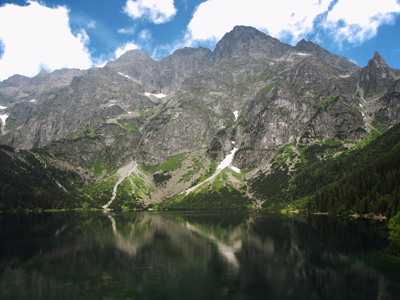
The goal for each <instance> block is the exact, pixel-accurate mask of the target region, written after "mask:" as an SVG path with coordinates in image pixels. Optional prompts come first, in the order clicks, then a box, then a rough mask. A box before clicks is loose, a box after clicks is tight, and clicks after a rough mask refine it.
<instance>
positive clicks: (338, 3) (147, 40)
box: [0, 0, 400, 81]
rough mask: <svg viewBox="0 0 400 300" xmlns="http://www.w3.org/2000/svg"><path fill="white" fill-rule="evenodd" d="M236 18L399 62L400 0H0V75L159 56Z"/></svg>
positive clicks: (293, 38)
mask: <svg viewBox="0 0 400 300" xmlns="http://www.w3.org/2000/svg"><path fill="white" fill-rule="evenodd" d="M236 25H246V26H252V27H255V28H257V29H258V30H260V31H262V32H265V33H266V34H269V35H271V36H273V37H275V38H278V39H279V40H280V41H281V42H284V43H287V44H290V45H296V43H297V42H299V41H300V40H301V39H306V40H308V41H312V42H314V43H316V44H319V45H320V46H321V47H323V48H325V49H327V50H328V51H330V52H332V53H335V54H339V55H343V56H345V57H347V58H348V59H349V60H351V61H353V62H355V63H356V64H358V65H359V66H360V67H364V66H366V65H367V63H368V60H369V59H371V58H372V57H373V55H374V51H375V50H376V51H378V52H379V53H380V54H381V55H382V57H383V58H384V59H385V60H386V62H387V63H388V64H389V66H390V67H392V68H397V69H400V0H379V1H376V0H301V1H299V0H279V1H276V0H43V1H41V0H27V1H25V0H17V1H11V0H10V1H3V0H0V81H1V80H5V79H7V78H8V77H10V76H12V75H14V74H20V75H25V76H29V77H33V76H35V75H37V74H38V73H39V72H40V71H42V70H46V71H48V72H51V71H53V70H56V69H61V68H79V69H88V68H90V67H99V66H103V65H104V64H105V63H106V62H107V61H110V60H115V59H116V58H118V57H119V56H120V55H122V54H123V53H125V52H126V51H128V50H131V49H141V50H144V51H146V52H148V53H149V55H150V56H151V57H152V58H153V59H155V60H160V59H162V58H163V57H165V56H168V55H170V54H171V53H172V52H173V51H174V50H176V49H180V48H183V47H185V46H186V47H198V46H203V47H207V48H209V49H211V50H214V47H215V45H216V43H217V42H218V41H219V40H220V39H221V38H222V37H223V36H224V34H225V33H227V32H229V31H231V30H232V29H233V27H234V26H236Z"/></svg>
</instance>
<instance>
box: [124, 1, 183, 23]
mask: <svg viewBox="0 0 400 300" xmlns="http://www.w3.org/2000/svg"><path fill="white" fill-rule="evenodd" d="M124 12H125V13H126V14H127V15H128V16H129V17H131V18H132V19H140V18H148V19H149V20H150V21H151V22H153V23H155V24H161V23H166V22H169V21H171V20H172V19H173V17H174V16H175V14H176V12H177V10H176V8H175V6H174V1H173V0H128V1H126V5H125V7H124Z"/></svg>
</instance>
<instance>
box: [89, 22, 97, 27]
mask: <svg viewBox="0 0 400 300" xmlns="http://www.w3.org/2000/svg"><path fill="white" fill-rule="evenodd" d="M96 25H97V24H96V21H95V20H91V21H90V22H89V23H88V24H87V27H88V28H96Z"/></svg>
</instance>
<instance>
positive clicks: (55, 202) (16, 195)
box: [0, 146, 80, 211]
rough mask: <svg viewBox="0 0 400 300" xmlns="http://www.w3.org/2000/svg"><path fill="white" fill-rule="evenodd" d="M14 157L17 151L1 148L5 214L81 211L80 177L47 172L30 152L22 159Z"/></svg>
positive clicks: (0, 180)
mask: <svg viewBox="0 0 400 300" xmlns="http://www.w3.org/2000/svg"><path fill="white" fill-rule="evenodd" d="M3 150H4V151H3ZM5 151H6V152H7V153H6V152H5ZM14 153H15V152H14V149H13V148H11V147H8V146H0V166H1V172H0V210H1V211H12V210H22V209H38V208H42V209H64V208H76V207H80V205H79V204H80V203H78V202H80V201H79V199H80V197H79V192H78V191H77V190H76V189H75V186H74V184H76V183H78V182H80V179H79V177H78V176H77V175H76V174H74V173H72V172H67V171H66V170H64V171H62V170H58V169H56V168H54V167H47V168H45V167H44V165H43V164H42V163H41V162H40V161H39V160H38V159H37V158H36V157H35V156H34V155H33V154H31V153H30V152H28V151H20V152H19V153H18V157H17V156H14V157H13V155H14ZM56 180H57V182H58V183H60V184H61V185H62V186H63V188H64V189H65V190H64V189H63V188H61V187H59V186H58V184H57V183H56Z"/></svg>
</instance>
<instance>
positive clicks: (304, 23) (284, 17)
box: [188, 0, 331, 41]
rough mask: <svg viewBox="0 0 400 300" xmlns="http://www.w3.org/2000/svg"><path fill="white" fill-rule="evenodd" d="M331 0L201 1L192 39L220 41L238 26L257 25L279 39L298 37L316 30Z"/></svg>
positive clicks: (192, 27) (191, 29)
mask: <svg viewBox="0 0 400 300" xmlns="http://www.w3.org/2000/svg"><path fill="white" fill-rule="evenodd" d="M330 2H331V0H303V1H298V0H281V1H272V0H264V1H259V0H208V1H206V2H203V3H201V4H200V5H199V6H198V7H197V10H196V11H195V13H194V15H193V18H192V20H191V21H190V23H189V25H188V34H189V37H190V38H191V39H192V40H219V39H220V38H222V36H223V35H224V34H225V33H226V32H228V31H230V30H232V28H233V27H234V26H235V25H247V26H253V27H255V28H258V29H260V30H263V31H266V32H268V33H269V34H270V35H272V36H275V37H277V38H281V37H286V36H288V35H289V36H292V38H293V40H294V41H296V40H298V39H299V38H300V37H301V36H302V35H305V34H307V33H309V32H311V31H312V30H313V25H314V24H313V22H314V19H315V18H316V17H317V16H318V15H320V14H322V13H324V12H326V11H327V10H328V7H329V4H330Z"/></svg>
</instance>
